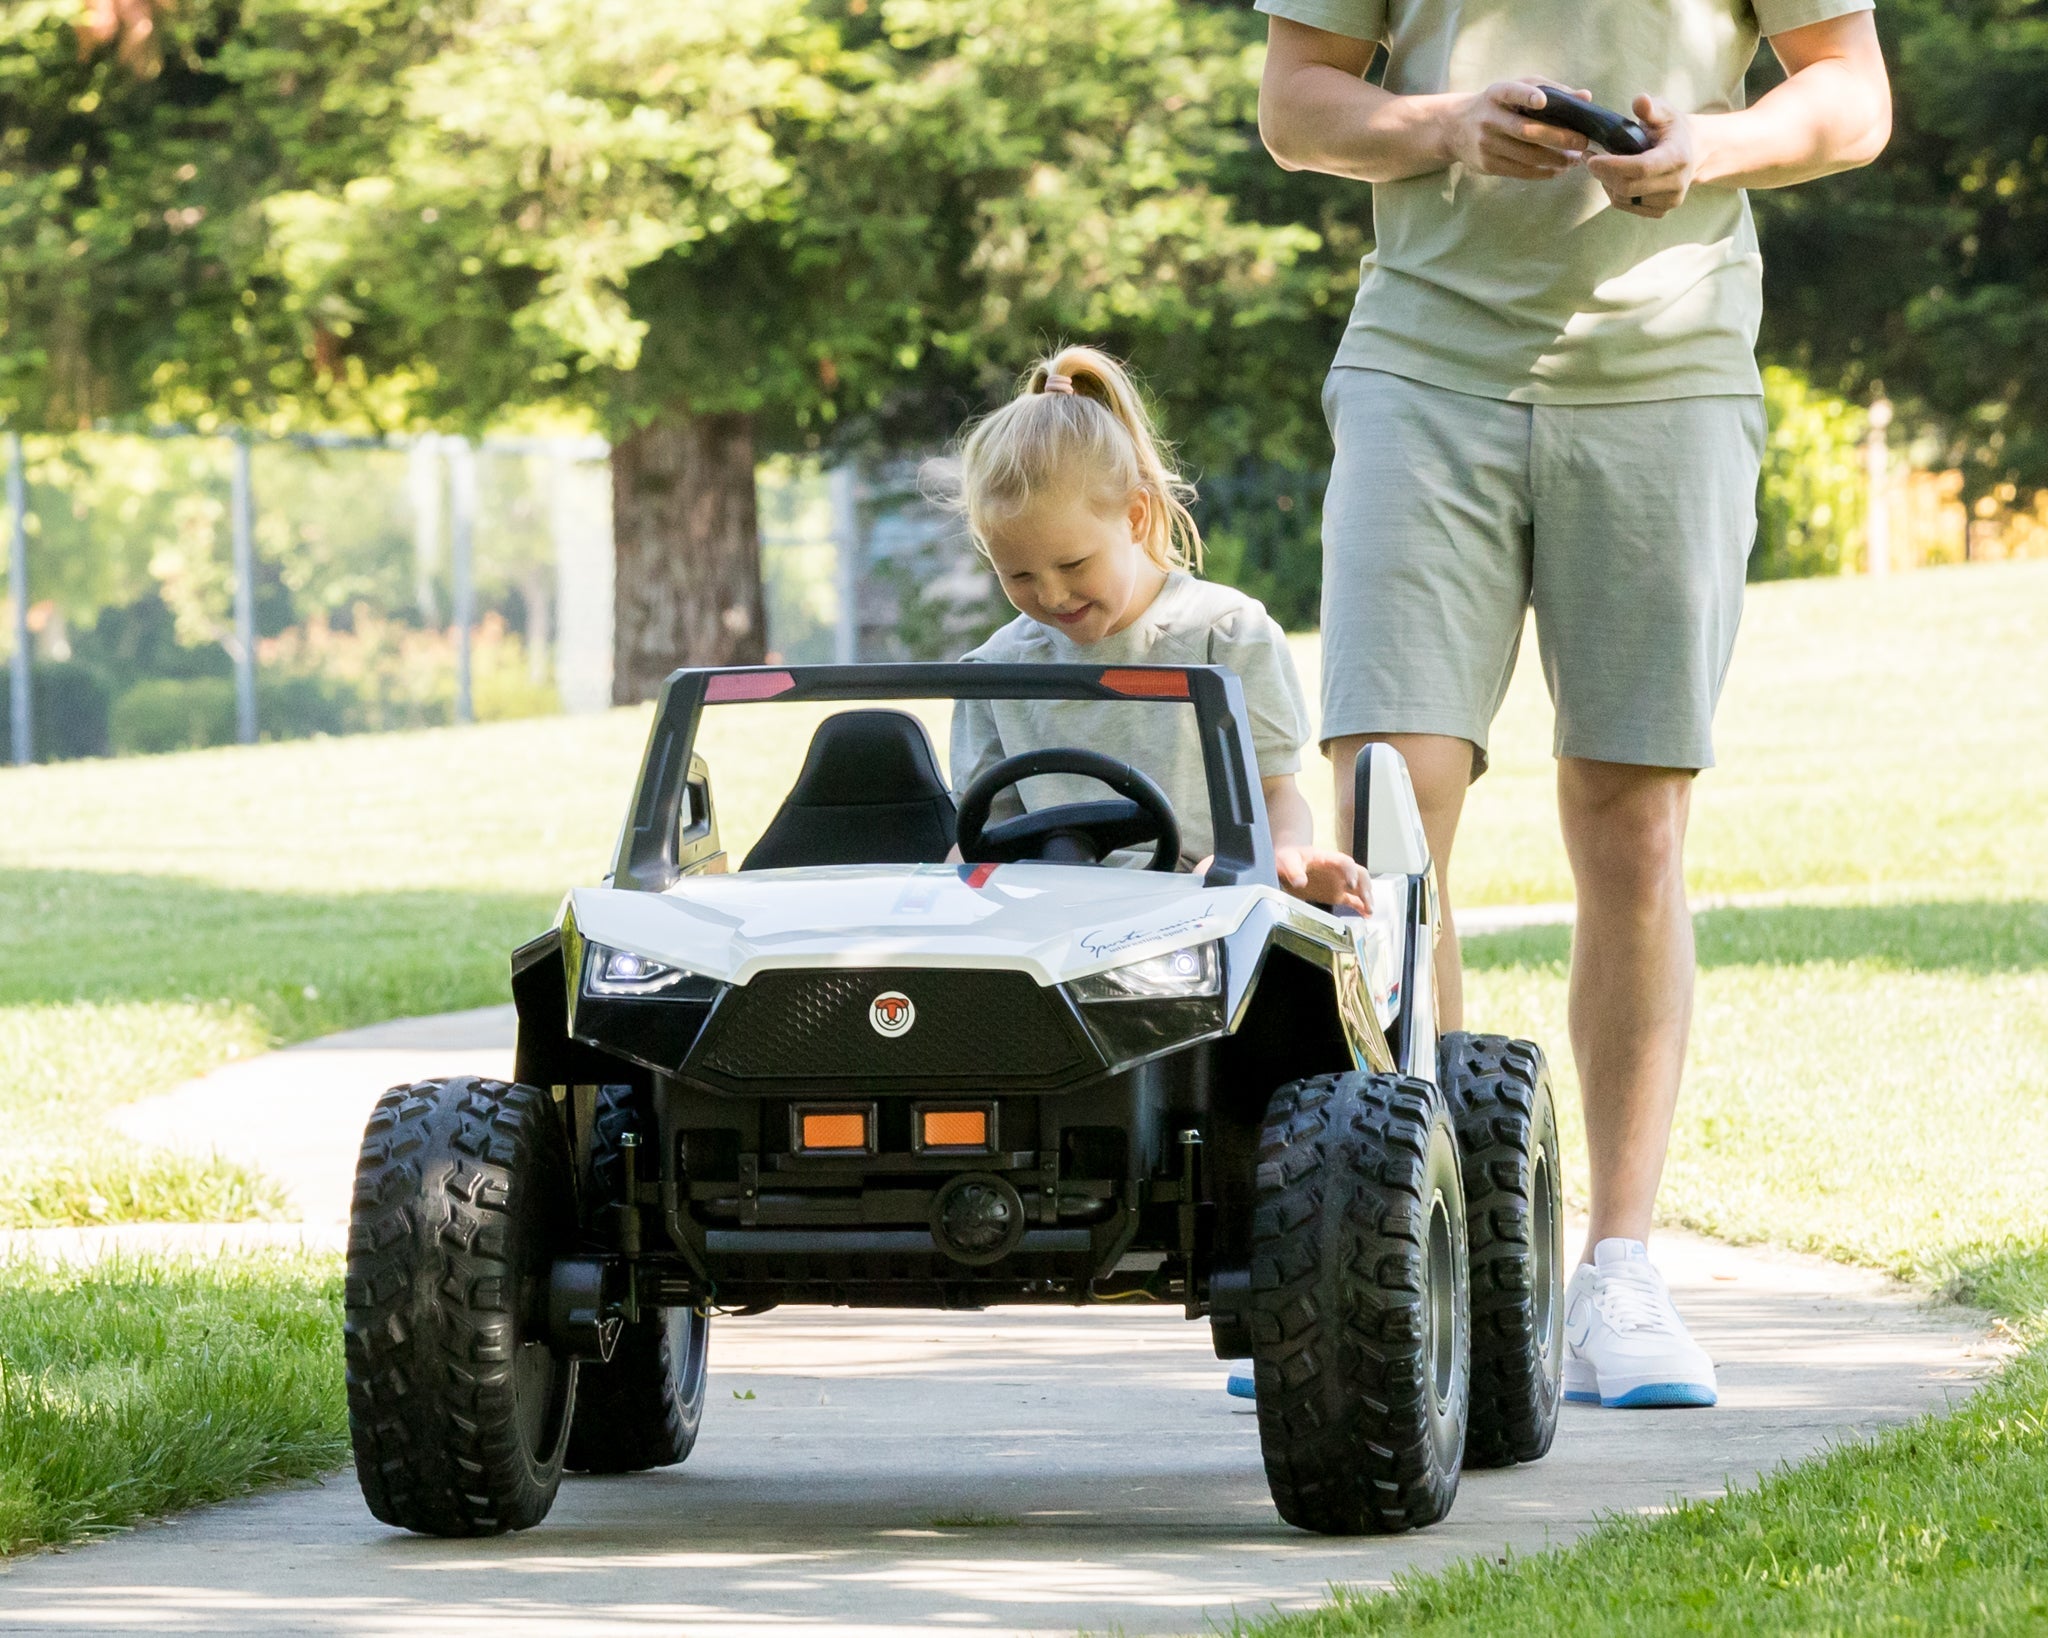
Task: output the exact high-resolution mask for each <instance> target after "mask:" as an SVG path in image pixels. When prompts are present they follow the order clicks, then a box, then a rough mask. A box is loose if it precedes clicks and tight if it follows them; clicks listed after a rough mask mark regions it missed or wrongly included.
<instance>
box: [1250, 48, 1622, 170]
mask: <svg viewBox="0 0 2048 1638" xmlns="http://www.w3.org/2000/svg"><path fill="white" fill-rule="evenodd" d="M1266 21H1267V29H1266V71H1265V77H1264V78H1263V79H1262V80H1261V81H1260V82H1259V135H1260V136H1261V137H1262V138H1263V139H1264V140H1265V144H1266V151H1267V152H1268V153H1270V154H1271V155H1272V156H1273V158H1274V159H1275V160H1276V161H1278V162H1279V164H1280V167H1281V169H1283V170H1289V171H1322V172H1324V173H1326V174H1327V175H1330V176H1348V177H1351V178H1353V179H1354V180H1356V181H1360V182H1398V181H1399V180H1401V179H1402V178H1403V177H1409V176H1426V175H1427V174H1428V173H1429V172H1431V171H1440V170H1443V169H1445V168H1446V167H1447V166H1449V165H1451V164H1453V163H1460V164H1463V165H1464V166H1465V168H1466V169H1467V170H1471V171H1477V172H1479V173H1481V174H1482V175H1486V176H1517V177H1523V178H1536V177H1545V176H1556V175H1557V174H1558V173H1559V172H1560V171H1563V170H1566V169H1567V168H1569V167H1570V166H1571V165H1572V164H1573V163H1574V162H1575V161H1576V160H1578V159H1579V158H1580V157H1581V156H1582V154H1583V153H1584V150H1585V139H1584V138H1583V137H1581V136H1579V135H1578V134H1577V133H1576V132H1573V131H1564V130H1560V129H1559V128H1558V127H1556V126H1554V125H1543V124H1540V123H1538V122H1537V121H1535V120H1532V119H1527V118H1525V117H1523V116H1524V111H1525V110H1527V109H1530V108H1540V107H1542V106H1543V93H1542V91H1541V90H1539V89H1538V88H1537V86H1536V84H1535V82H1534V81H1531V80H1501V81H1499V82H1498V83H1497V84H1494V85H1489V86H1488V87H1487V88H1486V89H1485V90H1484V91H1480V92H1471V93H1467V92H1459V93H1444V94H1440V95H1434V96H1412V97H1404V96H1398V95H1396V94H1395V93H1394V92H1391V91H1383V90H1381V89H1380V88H1379V87H1378V86H1376V85H1368V84H1367V83H1366V81H1365V71H1366V69H1368V68H1369V67H1371V66H1372V54H1373V42H1372V41H1370V40H1354V39H1352V38H1351V37H1350V36H1349V35H1346V34H1332V33H1330V32H1328V31H1327V30H1325V29H1319V28H1310V27H1309V26H1308V25H1307V24H1306V23H1297V22H1293V21H1291V20H1290V19H1288V18H1285V17H1269V18H1268V19H1267V20H1266Z"/></svg>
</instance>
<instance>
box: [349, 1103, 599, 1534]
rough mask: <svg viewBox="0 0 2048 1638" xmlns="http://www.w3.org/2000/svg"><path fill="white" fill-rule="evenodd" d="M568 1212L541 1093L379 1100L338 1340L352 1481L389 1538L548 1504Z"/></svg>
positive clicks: (559, 1417)
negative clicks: (556, 1273) (553, 1328)
mask: <svg viewBox="0 0 2048 1638" xmlns="http://www.w3.org/2000/svg"><path fill="white" fill-rule="evenodd" d="M574 1202H575V1196H574V1193H573V1189H572V1183H571V1174H570V1167H569V1152H568V1145H567V1143H566V1141H565V1139H564V1136H563V1132H562V1125H561V1122H560V1120H559V1119H558V1118H557V1117H556V1114H555V1111H554V1109H553V1107H552V1106H551V1103H550V1100H549V1098H548V1095H547V1093H545V1092H543V1091H541V1090H539V1089H538V1088H536V1087H531V1086H512V1085H507V1084H505V1083H504V1082H502V1081H486V1080H478V1079H476V1078H474V1077H469V1076H464V1077H461V1078H458V1079H454V1080H445V1081H421V1082H418V1083H416V1084H414V1085H411V1086H397V1087H393V1088H392V1089H391V1090H390V1091H389V1092H386V1093H385V1094H384V1096H383V1097H381V1098H379V1099H378V1100H377V1107H376V1109H375V1110H374V1111H373V1112H372V1113H371V1116H370V1120H369V1125H368V1126H367V1128H366V1129H365V1131H364V1133H363V1147H362V1152H361V1157H360V1160H359V1161H358V1164H357V1167H356V1187H355V1198H354V1202H353V1206H352V1210H351V1214H350V1220H349V1250H348V1278H347V1289H346V1297H345V1299H344V1315H343V1325H342V1332H343V1343H344V1348H345V1351H346V1362H347V1383H348V1419H349V1438H350V1442H351V1443H352V1445H353V1446H354V1450H355V1461H356V1478H357V1480H358V1482H359V1483H360V1484H361V1485H362V1489H363V1499H364V1500H365V1501H367V1502H368V1503H369V1505H370V1511H371V1512H372V1513H374V1514H376V1516H377V1517H378V1518H380V1519H382V1520H383V1521H384V1522H385V1523H386V1524H395V1525H398V1526H399V1527H401V1528H403V1529H407V1530H417V1531H420V1532H422V1533H423V1534H427V1535H435V1536H484V1535H496V1534H498V1533H500V1532H502V1531H506V1530H524V1529H527V1528H529V1527H531V1526H532V1525H536V1524H538V1523H540V1521H541V1520H542V1519H543V1518H545V1517H546V1516H547V1512H548V1509H549V1508H550V1507H552V1506H553V1505H554V1500H555V1493H556V1491H557V1490H558V1489H559V1488H560V1486H561V1482H562V1459H563V1454H564V1450H565V1447H566V1446H567V1444H568V1442H569V1424H570V1418H571V1416H572V1414H573V1408H574V1404H575V1397H576V1364H575V1362H574V1361H573V1360H571V1359H567V1358H564V1357H562V1356H560V1355H558V1354H557V1353H555V1352H554V1351H553V1350H552V1349H551V1348H550V1347H549V1346H548V1344H547V1341H546V1339H545V1333H544V1327H545V1315H546V1312H547V1285H548V1276H549V1271H550V1269H551V1268H552V1266H553V1262H554V1259H555V1258H556V1256H558V1255H559V1254H561V1253H562V1252H563V1251H565V1250H567V1249H568V1248H570V1247H571V1246H572V1245H573V1242H574V1236H575V1231H576V1221H575V1204H574Z"/></svg>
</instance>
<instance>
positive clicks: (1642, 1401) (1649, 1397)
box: [1565, 1382, 1720, 1410]
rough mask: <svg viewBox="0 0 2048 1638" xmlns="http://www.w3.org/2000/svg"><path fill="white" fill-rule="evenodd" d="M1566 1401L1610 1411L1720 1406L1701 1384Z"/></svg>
mask: <svg viewBox="0 0 2048 1638" xmlns="http://www.w3.org/2000/svg"><path fill="white" fill-rule="evenodd" d="M1565 1399H1566V1401H1567V1402H1568V1403H1570V1404H1574V1405H1604V1406H1606V1407H1607V1409H1609V1410H1683V1409H1693V1410H1704V1409H1706V1408H1707V1407H1708V1406H1711V1405H1716V1404H1719V1403H1720V1396H1719V1395H1718V1394H1716V1393H1715V1392H1714V1390H1713V1389H1712V1388H1703V1387H1701V1386H1700V1385H1699V1384H1698V1383H1697V1382H1645V1383H1644V1384H1643V1385H1642V1386H1641V1387H1639V1388H1631V1389H1629V1391H1628V1392H1627V1393H1624V1394H1617V1395H1616V1396H1615V1397H1614V1398H1612V1399H1602V1398H1601V1397H1600V1396H1599V1395H1598V1394H1597V1393H1568V1394H1566V1395H1565Z"/></svg>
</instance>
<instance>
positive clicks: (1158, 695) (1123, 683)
mask: <svg viewBox="0 0 2048 1638" xmlns="http://www.w3.org/2000/svg"><path fill="white" fill-rule="evenodd" d="M1101 682H1102V686H1103V687H1104V688H1107V689H1110V690H1112V691H1113V692H1115V693H1118V694H1128V695H1130V696H1132V697H1133V698H1135V699H1146V700H1184V699H1186V698H1187V697H1188V674H1187V673H1186V672H1185V671H1164V670H1160V671H1154V670H1151V669H1149V668H1148V669H1145V670H1142V671H1141V670H1139V669H1137V668H1136V667H1132V668H1129V669H1119V668H1112V669H1111V670H1108V671H1105V672H1103V674H1102V677H1101Z"/></svg>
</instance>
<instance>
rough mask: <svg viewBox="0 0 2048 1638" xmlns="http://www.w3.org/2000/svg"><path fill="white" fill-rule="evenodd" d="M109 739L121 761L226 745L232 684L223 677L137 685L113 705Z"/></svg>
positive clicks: (231, 719) (230, 725) (232, 707)
mask: <svg viewBox="0 0 2048 1638" xmlns="http://www.w3.org/2000/svg"><path fill="white" fill-rule="evenodd" d="M112 737H113V745H114V750H115V751H116V752H117V753H118V754H120V755H122V756H132V755H136V754H147V753H149V752H153V751H186V750H193V749H196V748H198V747H200V746H205V745H227V744H230V743H232V742H233V740H234V737H235V685H234V683H233V682H231V681H230V680H229V679H227V678H225V677H192V678H189V679H184V680H179V679H175V678H170V677H162V678H158V679H156V680H154V681H151V682H144V683H137V684H136V685H135V686H134V687H133V688H131V689H129V690H128V692H127V693H125V694H123V695H122V696H121V697H120V698H119V699H118V700H116V701H114V713H113V721H112Z"/></svg>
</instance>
